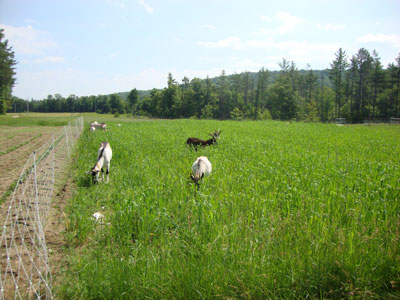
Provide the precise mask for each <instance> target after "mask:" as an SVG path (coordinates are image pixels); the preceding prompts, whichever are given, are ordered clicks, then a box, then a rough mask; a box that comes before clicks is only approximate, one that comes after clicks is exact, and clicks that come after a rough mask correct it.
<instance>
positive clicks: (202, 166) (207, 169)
mask: <svg viewBox="0 0 400 300" xmlns="http://www.w3.org/2000/svg"><path fill="white" fill-rule="evenodd" d="M211 170H212V166H211V163H210V161H209V160H208V158H207V157H205V156H200V157H198V158H197V159H196V161H195V162H194V163H193V165H192V174H190V178H192V180H193V182H194V183H195V184H196V185H197V188H200V184H199V181H200V180H201V179H202V178H203V177H204V176H206V177H207V176H209V175H210V174H211Z"/></svg>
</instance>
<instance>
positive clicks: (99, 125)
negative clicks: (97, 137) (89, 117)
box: [90, 121, 107, 130]
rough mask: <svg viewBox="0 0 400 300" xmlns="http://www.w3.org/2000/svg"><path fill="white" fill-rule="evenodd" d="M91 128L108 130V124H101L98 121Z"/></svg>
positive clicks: (91, 124)
mask: <svg viewBox="0 0 400 300" xmlns="http://www.w3.org/2000/svg"><path fill="white" fill-rule="evenodd" d="M90 127H94V128H95V129H96V128H101V129H103V130H106V127H107V124H106V123H99V122H97V121H94V122H92V123H90Z"/></svg>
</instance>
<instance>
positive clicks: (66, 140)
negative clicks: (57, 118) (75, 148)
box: [64, 126, 70, 157]
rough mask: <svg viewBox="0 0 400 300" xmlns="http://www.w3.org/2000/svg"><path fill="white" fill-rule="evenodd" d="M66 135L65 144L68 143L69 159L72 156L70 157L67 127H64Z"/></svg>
mask: <svg viewBox="0 0 400 300" xmlns="http://www.w3.org/2000/svg"><path fill="white" fill-rule="evenodd" d="M64 135H65V142H66V143H67V152H68V157H70V156H69V145H68V134H67V126H64Z"/></svg>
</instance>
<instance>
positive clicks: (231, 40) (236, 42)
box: [197, 36, 241, 49]
mask: <svg viewBox="0 0 400 300" xmlns="http://www.w3.org/2000/svg"><path fill="white" fill-rule="evenodd" d="M197 45H199V46H202V47H205V48H233V49H238V48H240V45H241V42H240V39H239V38H238V37H235V36H231V37H227V38H226V39H223V40H220V41H218V42H197Z"/></svg>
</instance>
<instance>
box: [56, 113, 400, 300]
mask: <svg viewBox="0 0 400 300" xmlns="http://www.w3.org/2000/svg"><path fill="white" fill-rule="evenodd" d="M117 122H118V121H117V120H116V121H115V122H113V121H110V122H109V124H108V127H109V130H108V131H106V132H103V131H96V132H94V133H89V132H88V131H87V130H85V131H84V134H83V136H82V137H81V141H80V145H79V153H78V157H77V160H76V162H75V170H76V171H75V175H74V176H75V182H76V185H77V191H76V195H75V196H74V198H73V199H72V200H71V202H70V204H69V207H68V210H67V216H68V218H67V221H66V227H67V240H68V248H67V249H66V251H67V255H68V256H69V258H68V260H69V270H68V272H67V273H66V274H69V275H66V277H65V278H64V280H63V282H64V284H63V285H62V286H60V287H58V290H57V292H58V294H59V295H60V296H61V297H63V298H65V299H136V298H139V299H143V298H155V299H212V298H220V299H254V298H255V299H265V298H271V299H305V298H312V299H326V298H381V299H390V298H393V299H395V298H398V297H399V296H400V290H399V289H400V281H399V278H400V246H399V245H400V242H399V229H400V227H399V224H400V218H399V213H400V202H399V199H400V148H399V143H398V141H399V140H400V127H398V126H385V125H383V126H372V127H366V126H343V127H339V126H335V125H331V124H307V123H284V122H272V121H271V122H250V121H249V122H247V121H243V122H231V121H223V122H218V121H196V120H174V121H168V120H157V121H148V122H124V123H121V124H122V126H121V127H117V126H116V123H117ZM215 129H221V130H222V133H221V139H220V140H219V144H218V145H216V146H212V147H207V148H204V149H199V151H198V152H195V151H193V150H190V149H189V148H188V147H186V145H185V141H186V139H187V138H188V137H199V138H203V139H207V138H208V137H207V134H208V133H210V132H213V131H214V130H215ZM101 141H108V142H110V144H111V147H112V149H113V159H112V162H111V174H110V183H109V184H108V185H105V184H103V183H100V184H96V185H93V184H91V183H90V178H89V177H90V175H86V174H85V172H86V171H88V170H89V169H90V168H91V167H92V166H93V165H94V163H95V160H96V156H97V149H98V147H99V144H100V142H101ZM200 155H205V156H207V157H208V158H209V160H210V161H211V163H212V167H213V171H212V174H211V176H210V177H208V178H206V179H205V180H204V182H203V184H202V185H201V188H200V190H199V191H197V190H196V187H195V186H194V185H193V184H192V182H191V180H190V178H189V172H190V167H191V165H192V163H193V162H194V160H195V159H196V157H197V156H200ZM102 207H104V208H102ZM96 211H100V212H102V213H103V214H104V215H105V220H104V221H103V222H101V223H96V222H94V221H93V220H92V218H91V215H92V214H93V213H94V212H96Z"/></svg>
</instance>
